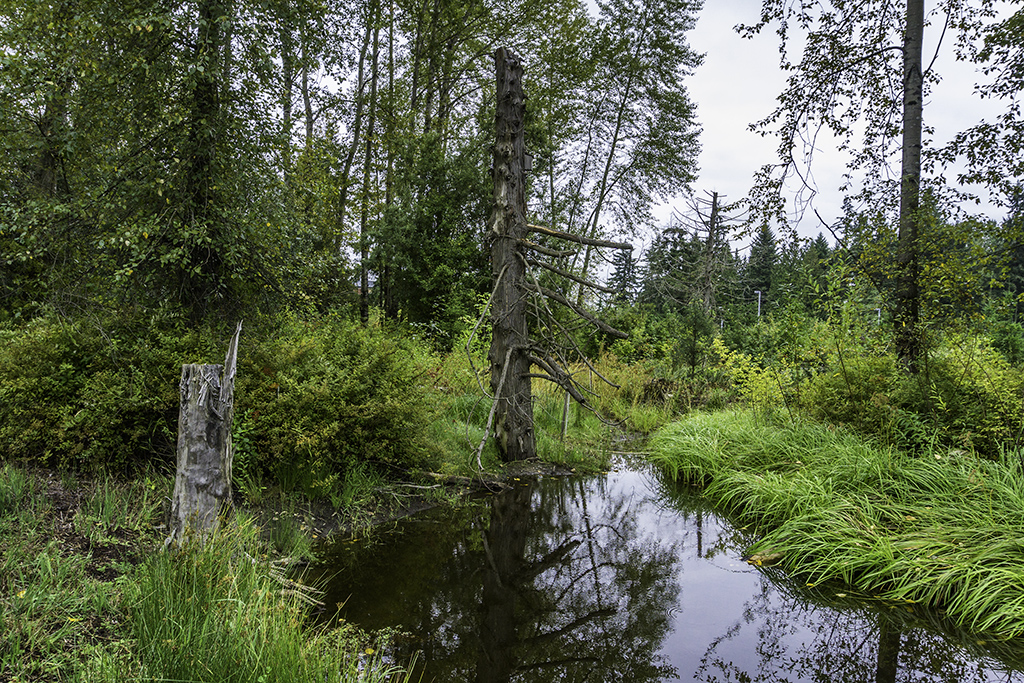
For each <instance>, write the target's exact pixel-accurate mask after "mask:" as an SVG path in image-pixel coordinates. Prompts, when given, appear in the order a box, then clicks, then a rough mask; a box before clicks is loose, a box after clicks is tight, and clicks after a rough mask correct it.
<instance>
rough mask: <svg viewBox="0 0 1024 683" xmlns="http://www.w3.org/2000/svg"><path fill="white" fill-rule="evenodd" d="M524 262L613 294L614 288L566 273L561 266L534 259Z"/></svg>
mask: <svg viewBox="0 0 1024 683" xmlns="http://www.w3.org/2000/svg"><path fill="white" fill-rule="evenodd" d="M526 262H527V263H529V264H530V265H531V266H540V267H541V268H544V269H545V270H549V271H551V272H552V273H554V274H555V275H561V276H562V277H564V278H567V279H569V280H572V281H573V282H575V283H577V284H581V285H583V286H584V287H592V288H593V289H596V290H598V291H600V292H605V293H606V294H615V292H616V290H615V289H614V288H612V287H605V286H604V285H599V284H597V283H595V282H591V281H590V280H584V279H583V278H581V277H577V276H576V275H573V274H572V273H568V272H566V271H564V270H562V269H561V268H555V267H554V266H553V265H551V264H550V263H544V262H543V261H537V260H536V259H526Z"/></svg>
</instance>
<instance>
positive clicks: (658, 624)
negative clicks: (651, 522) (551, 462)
mask: <svg viewBox="0 0 1024 683" xmlns="http://www.w3.org/2000/svg"><path fill="white" fill-rule="evenodd" d="M595 501H600V503H597V504H600V505H602V506H603V509H601V510H600V511H599V512H598V514H597V515H596V516H594V515H591V512H590V510H589V509H588V506H592V505H594V504H595ZM628 503H629V501H628V500H621V499H619V500H613V499H612V497H610V496H600V495H598V496H593V495H592V493H591V492H589V491H587V490H586V488H585V486H584V483H583V482H582V481H580V480H561V481H559V482H551V483H549V484H548V485H547V486H545V487H544V489H543V491H538V487H537V486H536V484H534V483H530V484H526V485H523V486H518V487H516V488H515V489H514V490H513V491H511V492H509V493H506V494H503V495H501V496H496V497H495V498H493V499H492V501H491V508H490V515H489V523H488V524H487V526H486V530H485V531H484V533H483V536H482V538H483V548H484V554H485V560H486V562H485V565H484V569H483V599H482V604H481V612H480V613H481V619H480V649H479V653H478V656H477V659H476V664H477V666H476V680H477V681H479V683H499V682H504V681H512V680H530V681H548V680H551V681H554V680H557V681H616V680H625V681H660V680H664V679H666V678H675V675H676V672H675V670H674V669H672V667H671V666H668V665H667V664H666V663H665V662H664V658H663V657H662V656H661V655H659V649H660V646H661V643H662V641H663V640H664V638H665V634H666V633H667V631H668V629H669V627H670V621H669V609H670V607H671V605H673V604H675V594H676V593H678V591H679V586H678V584H677V583H676V579H677V577H676V572H675V571H674V568H675V567H674V565H675V552H674V549H673V548H672V546H671V544H669V545H664V544H659V543H658V542H657V539H655V538H653V537H651V536H650V535H645V534H644V532H643V530H642V529H641V528H640V525H639V524H638V523H637V519H636V509H635V508H633V507H631V506H630V505H629V504H628ZM595 517H596V518H595Z"/></svg>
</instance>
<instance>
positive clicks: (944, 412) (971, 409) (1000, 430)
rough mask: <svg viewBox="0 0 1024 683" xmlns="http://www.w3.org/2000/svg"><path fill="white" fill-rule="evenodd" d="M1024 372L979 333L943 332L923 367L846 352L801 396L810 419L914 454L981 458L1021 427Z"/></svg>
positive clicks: (887, 357)
mask: <svg viewBox="0 0 1024 683" xmlns="http://www.w3.org/2000/svg"><path fill="white" fill-rule="evenodd" d="M1022 392H1024V375H1022V373H1021V372H1020V371H1019V370H1017V369H1015V368H1014V367H1012V366H1011V365H1010V364H1009V362H1008V361H1007V360H1006V358H1005V357H1004V356H1002V355H1001V354H1000V353H999V352H998V351H996V350H995V349H994V348H993V347H992V346H990V345H989V343H988V342H987V341H986V340H985V339H984V338H980V337H967V336H964V335H948V336H947V337H945V338H944V339H943V340H941V342H940V344H939V345H938V346H937V348H934V349H932V350H931V351H930V352H929V354H928V357H927V362H926V363H925V364H924V367H923V368H922V370H921V372H919V373H918V374H916V375H907V374H905V373H903V372H901V371H900V370H899V369H898V368H897V365H896V361H895V358H894V357H893V356H892V355H862V354H861V355H856V354H849V355H846V356H845V357H843V358H842V359H841V361H840V359H838V358H833V359H832V366H831V367H830V369H829V370H828V371H827V372H823V373H821V374H818V375H816V376H815V377H813V378H812V379H810V380H809V381H807V382H806V383H805V384H804V386H803V389H802V391H801V394H800V397H801V398H800V403H801V406H802V407H803V408H804V410H805V411H806V412H807V413H808V414H810V415H811V416H812V417H814V418H815V419H818V420H820V421H823V422H828V423H833V424H843V425H846V426H849V427H851V428H853V429H856V430H857V431H860V432H862V433H865V434H875V435H878V436H880V437H882V438H884V439H885V440H886V441H888V442H889V443H892V444H893V445H896V446H898V447H900V448H902V449H905V450H909V451H912V452H920V451H922V450H924V449H927V448H931V447H933V446H936V445H942V446H944V447H946V448H958V449H964V450H968V451H972V452H976V453H978V454H980V455H983V456H985V457H987V458H995V457H997V456H998V454H999V451H1000V448H1002V447H1004V446H1006V445H1007V444H1009V445H1014V444H1016V443H1017V442H1018V440H1019V438H1020V436H1021V433H1022V431H1024V409H1022V406H1021V394H1022Z"/></svg>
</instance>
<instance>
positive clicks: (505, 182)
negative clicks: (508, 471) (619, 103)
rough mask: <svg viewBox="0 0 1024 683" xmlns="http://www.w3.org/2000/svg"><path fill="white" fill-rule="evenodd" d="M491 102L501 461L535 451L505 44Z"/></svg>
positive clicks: (519, 184)
mask: <svg viewBox="0 0 1024 683" xmlns="http://www.w3.org/2000/svg"><path fill="white" fill-rule="evenodd" d="M494 60H495V65H496V70H497V102H496V112H495V128H496V137H495V142H494V169H493V173H494V207H493V209H492V212H491V225H490V229H491V230H490V239H491V269H492V273H493V277H494V282H495V289H494V297H493V299H492V307H491V321H492V323H493V329H492V336H491V348H490V352H489V353H488V359H489V360H490V365H491V391H492V392H493V393H494V400H495V401H496V402H497V405H496V411H495V418H496V419H495V423H494V436H495V441H496V443H497V447H498V454H499V456H500V457H501V459H502V461H504V462H509V461H512V460H524V459H528V458H533V457H535V456H536V454H537V447H536V443H535V440H534V431H533V402H532V398H531V391H530V378H529V377H528V376H527V375H529V373H530V361H529V359H528V358H527V351H528V347H529V343H530V341H529V336H528V333H527V327H526V300H527V292H526V289H525V287H524V286H523V285H524V279H525V273H526V264H525V260H524V259H523V257H522V254H520V252H519V244H520V241H521V240H523V239H524V238H525V237H526V233H527V225H526V176H525V171H524V166H525V163H526V151H525V150H526V146H525V143H524V138H523V121H524V114H525V111H526V98H525V96H524V95H523V66H522V64H521V63H520V61H519V58H518V57H516V56H515V55H514V54H512V52H511V51H509V50H508V49H506V48H499V49H498V51H497V52H495V54H494Z"/></svg>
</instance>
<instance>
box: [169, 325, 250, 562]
mask: <svg viewBox="0 0 1024 683" xmlns="http://www.w3.org/2000/svg"><path fill="white" fill-rule="evenodd" d="M241 332H242V323H238V327H237V328H236V329H235V334H234V336H233V337H232V338H231V344H230V345H229V346H228V354H227V357H226V358H225V359H224V365H194V364H191V365H183V366H182V368H181V386H180V391H181V406H180V409H179V413H178V470H177V474H176V475H175V478H174V498H173V500H172V501H171V519H170V529H171V533H170V536H168V537H167V540H166V541H165V542H164V547H165V548H166V547H168V546H171V545H172V544H173V545H179V544H181V543H182V541H184V539H185V538H187V537H188V536H189V535H190V534H197V535H198V536H200V537H201V536H202V535H203V534H204V533H205V532H207V531H210V530H212V529H214V528H215V527H216V525H217V521H218V519H219V517H220V516H221V514H222V513H224V512H226V511H227V510H229V509H230V508H231V506H232V500H231V459H232V451H231V421H232V418H233V417H234V388H235V365H236V361H237V358H238V337H239V335H240V334H241Z"/></svg>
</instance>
